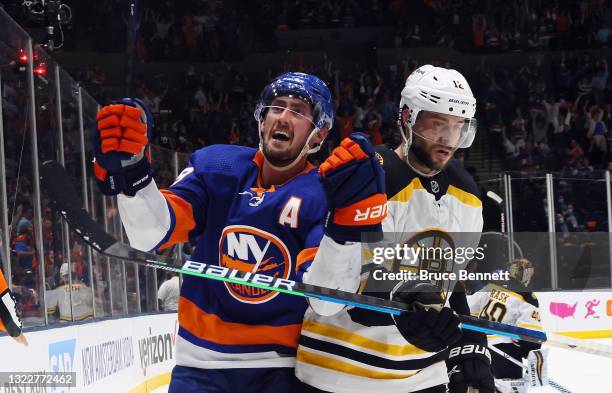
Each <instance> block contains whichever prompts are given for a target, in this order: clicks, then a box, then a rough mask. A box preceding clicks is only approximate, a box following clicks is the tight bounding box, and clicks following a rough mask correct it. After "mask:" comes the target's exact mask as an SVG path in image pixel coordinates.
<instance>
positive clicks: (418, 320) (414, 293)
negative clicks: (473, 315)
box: [391, 281, 461, 352]
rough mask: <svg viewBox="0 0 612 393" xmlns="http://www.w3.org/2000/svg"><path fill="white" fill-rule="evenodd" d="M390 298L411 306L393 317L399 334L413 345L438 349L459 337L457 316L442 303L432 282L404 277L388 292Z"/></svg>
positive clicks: (434, 350)
mask: <svg viewBox="0 0 612 393" xmlns="http://www.w3.org/2000/svg"><path fill="white" fill-rule="evenodd" d="M391 298H392V299H393V300H395V301H398V302H403V303H406V304H409V305H411V306H412V307H411V308H412V311H405V312H403V313H401V314H400V315H393V316H392V317H393V321H394V322H395V326H396V327H397V329H398V330H399V332H400V333H401V334H402V336H403V337H404V338H405V339H406V341H408V342H409V343H410V344H412V345H414V346H415V347H417V348H420V349H422V350H424V351H427V352H439V351H441V350H443V349H445V348H446V347H448V346H450V345H453V344H454V343H456V342H457V341H459V339H460V338H461V329H460V328H459V317H457V315H455V313H454V312H453V310H451V309H450V308H448V307H441V306H442V305H443V304H444V298H443V297H442V293H441V292H440V290H439V288H438V287H436V286H435V285H433V284H430V283H428V282H418V283H414V282H412V281H407V282H405V283H403V284H401V285H399V286H398V288H396V289H395V290H394V291H393V292H392V293H391ZM423 305H434V306H438V307H423ZM440 307H441V309H440ZM436 308H438V309H440V311H438V310H437V309H436Z"/></svg>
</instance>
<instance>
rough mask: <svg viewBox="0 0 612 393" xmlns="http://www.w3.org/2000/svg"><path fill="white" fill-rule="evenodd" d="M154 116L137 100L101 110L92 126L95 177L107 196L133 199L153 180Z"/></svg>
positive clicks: (115, 104)
mask: <svg viewBox="0 0 612 393" xmlns="http://www.w3.org/2000/svg"><path fill="white" fill-rule="evenodd" d="M152 129H153V116H152V115H151V113H150V112H149V110H148V109H147V107H146V106H145V105H144V103H143V102H142V101H140V100H138V99H129V98H125V99H122V100H119V101H115V102H114V103H113V104H111V105H107V106H105V107H103V108H102V109H100V111H99V112H98V116H97V122H96V124H95V126H94V127H93V132H92V134H93V135H92V140H93V148H94V163H93V164H94V175H95V178H96V181H97V183H98V187H99V188H100V191H101V192H102V193H103V194H105V195H117V194H119V193H123V194H125V195H129V196H134V195H135V194H136V192H137V191H138V190H140V189H142V188H144V187H145V186H146V185H148V184H149V183H150V182H151V180H152V171H151V165H150V162H149V159H150V153H149V141H150V139H151V131H152Z"/></svg>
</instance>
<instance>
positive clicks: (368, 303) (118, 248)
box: [40, 161, 612, 354]
mask: <svg viewBox="0 0 612 393" xmlns="http://www.w3.org/2000/svg"><path fill="white" fill-rule="evenodd" d="M40 174H41V181H42V184H43V186H44V188H45V189H46V190H47V192H48V194H49V196H50V197H51V201H52V203H53V205H54V206H55V207H56V209H57V210H58V211H59V213H60V214H61V215H62V216H63V218H64V219H65V220H66V221H67V222H68V224H69V225H70V227H71V228H72V229H73V230H74V231H75V232H76V233H77V234H78V235H79V236H80V237H81V238H82V239H83V241H84V242H85V243H87V244H88V245H89V246H90V247H92V248H93V249H94V250H96V251H98V252H99V253H101V254H104V255H107V256H110V257H113V258H117V259H124V260H127V261H130V262H133V263H136V264H140V265H144V266H148V267H152V268H156V269H164V270H168V271H173V272H177V273H182V274H187V275H191V276H197V277H203V278H206V279H212V280H217V281H224V282H229V283H233V284H240V285H246V286H250V287H256V288H262V289H266V290H272V291H277V292H282V293H286V294H290V295H295V296H302V297H309V298H315V299H320V300H325V301H329V302H334V303H340V304H344V305H348V306H354V307H360V308H365V309H369V310H374V311H378V312H384V313H388V314H395V315H399V314H400V313H401V312H403V311H406V310H408V305H407V304H405V303H401V302H396V301H393V300H388V299H381V298H376V297H372V296H366V295H361V294H357V293H350V292H345V291H340V290H335V289H330V288H324V287H319V286H315V285H310V284H304V283H299V282H295V281H292V280H287V279H281V278H273V277H270V276H266V275H263V274H257V273H249V272H244V271H240V270H235V269H230V268H227V267H223V266H218V265H209V264H206V263H202V262H197V261H187V262H185V263H184V264H182V265H181V264H180V262H179V261H177V260H176V259H174V258H170V257H166V256H162V255H156V254H152V253H147V252H143V251H139V250H136V249H134V248H132V247H130V246H128V245H127V244H124V243H121V242H119V241H117V240H116V239H115V238H113V237H112V236H111V235H110V234H108V233H106V231H105V230H104V229H103V228H102V227H101V226H100V225H99V224H98V223H96V222H95V221H94V220H93V219H92V218H91V217H90V216H89V214H88V213H87V211H85V210H84V209H83V208H81V206H82V203H81V202H80V201H79V199H78V197H77V195H78V194H77V192H76V191H75V189H74V186H73V184H72V181H71V179H70V176H69V175H68V173H67V172H66V170H65V169H64V168H63V167H62V166H61V165H60V164H59V163H58V162H56V161H47V162H45V163H44V164H43V165H42V166H41V168H40ZM458 317H459V319H460V321H461V322H462V328H464V329H467V330H475V331H479V332H482V333H486V334H498V335H501V336H504V337H509V338H512V339H514V340H524V341H529V342H534V343H543V342H545V341H546V340H547V337H546V334H545V333H543V332H540V331H537V330H532V329H525V328H520V327H517V326H512V325H506V324H502V323H497V322H492V321H487V320H484V319H479V318H475V317H472V316H467V315H458ZM610 354H612V351H611V352H610Z"/></svg>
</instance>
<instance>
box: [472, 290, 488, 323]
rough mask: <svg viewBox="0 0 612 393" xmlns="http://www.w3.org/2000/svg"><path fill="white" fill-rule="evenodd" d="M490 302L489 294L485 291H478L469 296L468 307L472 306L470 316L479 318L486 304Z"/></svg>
mask: <svg viewBox="0 0 612 393" xmlns="http://www.w3.org/2000/svg"><path fill="white" fill-rule="evenodd" d="M488 300H489V294H488V292H485V291H478V292H476V293H474V294H472V295H469V296H467V301H468V305H469V306H470V314H471V315H472V316H475V317H477V316H478V315H479V314H480V311H481V310H482V309H483V307H484V306H485V304H487V301H488Z"/></svg>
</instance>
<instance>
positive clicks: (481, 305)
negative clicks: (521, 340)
mask: <svg viewBox="0 0 612 393" xmlns="http://www.w3.org/2000/svg"><path fill="white" fill-rule="evenodd" d="M510 282H511V283H513V282H514V283H516V286H517V287H518V286H521V284H520V283H518V282H516V281H514V280H511V281H510ZM468 303H469V305H470V312H471V314H472V315H473V316H476V317H479V318H483V319H488V320H490V321H495V322H501V323H506V324H509V325H515V326H518V327H523V328H527V329H535V330H542V323H541V321H540V314H539V310H538V300H537V298H536V297H535V295H534V294H533V293H532V292H529V291H527V290H526V289H525V290H524V291H519V290H512V289H509V288H507V283H506V285H503V286H502V285H501V283H500V284H497V283H493V282H491V283H488V284H487V285H485V287H484V288H482V289H481V290H479V291H478V292H476V293H474V294H473V295H470V296H468ZM487 338H488V339H489V344H501V343H509V342H512V340H511V339H509V338H507V337H503V336H499V335H488V336H487Z"/></svg>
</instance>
